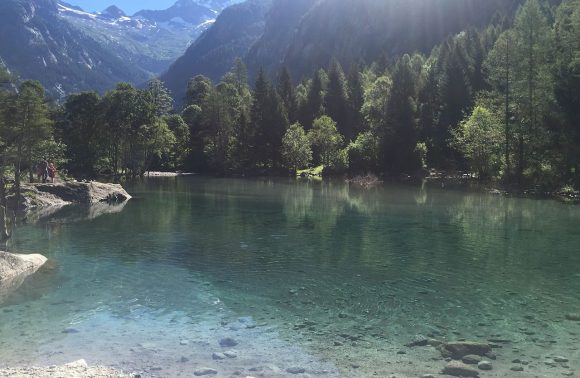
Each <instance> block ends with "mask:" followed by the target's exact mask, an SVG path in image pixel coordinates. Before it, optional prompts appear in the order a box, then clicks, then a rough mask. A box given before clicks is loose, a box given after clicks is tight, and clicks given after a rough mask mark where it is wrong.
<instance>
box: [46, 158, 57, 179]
mask: <svg viewBox="0 0 580 378" xmlns="http://www.w3.org/2000/svg"><path fill="white" fill-rule="evenodd" d="M47 169H48V177H50V182H51V183H54V178H55V177H56V167H55V165H54V163H53V162H52V161H50V162H48V167H47Z"/></svg>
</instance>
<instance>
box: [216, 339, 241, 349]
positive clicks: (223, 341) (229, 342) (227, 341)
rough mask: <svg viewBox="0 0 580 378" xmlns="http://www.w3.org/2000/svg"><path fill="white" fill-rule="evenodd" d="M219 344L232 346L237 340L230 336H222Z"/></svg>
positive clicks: (236, 343)
mask: <svg viewBox="0 0 580 378" xmlns="http://www.w3.org/2000/svg"><path fill="white" fill-rule="evenodd" d="M219 344H220V346H222V347H234V346H236V345H238V342H237V341H236V340H235V339H233V338H231V337H224V338H223V339H220V341H219Z"/></svg>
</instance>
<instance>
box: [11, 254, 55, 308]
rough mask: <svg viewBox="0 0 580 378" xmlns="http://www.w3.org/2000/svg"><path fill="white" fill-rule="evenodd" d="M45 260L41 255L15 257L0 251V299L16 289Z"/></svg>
mask: <svg viewBox="0 0 580 378" xmlns="http://www.w3.org/2000/svg"><path fill="white" fill-rule="evenodd" d="M46 260H47V259H46V257H44V256H42V255H15V254H12V253H8V252H3V251H0V299H2V298H3V297H5V296H6V295H7V294H9V293H10V292H12V291H13V290H15V289H16V288H18V287H19V286H20V285H21V284H22V282H24V279H25V278H26V277H28V276H29V275H31V274H33V273H34V272H36V271H37V270H38V269H39V268H40V267H41V266H43V265H44V263H45V262H46Z"/></svg>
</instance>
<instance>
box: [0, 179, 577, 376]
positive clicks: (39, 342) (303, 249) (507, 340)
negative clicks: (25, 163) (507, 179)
mask: <svg viewBox="0 0 580 378" xmlns="http://www.w3.org/2000/svg"><path fill="white" fill-rule="evenodd" d="M128 191H129V192H130V193H131V194H132V195H133V196H134V197H135V198H134V199H132V200H131V201H129V202H128V203H127V204H126V205H125V206H121V207H112V208H109V207H103V206H101V207H100V208H97V209H88V208H86V207H68V208H64V209H61V210H58V211H56V212H55V213H54V214H51V215H46V214H44V215H39V216H38V217H39V218H40V219H37V220H36V219H34V222H32V219H31V221H30V224H27V225H23V226H22V227H19V228H18V229H17V230H16V233H15V235H14V237H13V239H12V240H11V241H10V244H9V245H8V249H9V250H10V251H13V252H21V253H22V252H24V253H27V252H35V253H43V254H45V255H46V256H48V257H49V258H50V259H51V264H49V266H48V267H46V268H45V269H43V270H42V271H41V272H39V273H38V274H37V275H36V276H35V277H34V278H32V279H28V280H27V281H26V282H25V283H24V285H23V286H22V287H20V288H19V289H18V290H16V291H15V292H12V293H11V294H10V295H8V296H7V297H4V298H2V299H0V301H2V303H1V304H0V366H18V365H29V364H42V365H45V364H59V363H65V362H70V361H72V360H74V359H78V358H85V359H87V361H88V362H89V363H92V364H106V365H111V366H116V367H120V368H122V369H124V370H126V371H138V372H142V373H143V374H144V375H145V376H191V372H192V369H195V368H197V367H200V366H209V367H214V368H216V369H217V370H218V371H219V376H224V377H229V376H232V374H234V373H236V372H238V373H241V374H245V375H256V376H257V375H260V374H261V375H262V376H266V377H270V376H272V377H274V376H276V377H277V376H293V375H292V374H289V373H287V372H286V369H287V368H288V367H291V366H300V367H303V368H305V369H306V372H307V373H306V374H310V376H348V377H357V376H360V377H366V376H373V375H374V376H390V374H395V375H396V376H397V377H405V376H409V377H417V376H421V375H422V374H427V373H431V374H436V373H438V371H439V370H441V368H442V367H443V366H444V365H445V361H442V360H441V357H440V355H439V353H438V352H437V351H436V350H435V349H434V348H429V347H428V348H413V349H411V348H406V347H404V344H406V343H408V342H409V341H410V340H411V339H412V338H413V337H414V336H415V335H424V336H428V337H431V338H435V339H438V340H442V341H445V340H457V339H469V340H482V341H485V340H492V341H493V342H494V343H495V344H497V346H498V347H501V348H498V349H496V354H497V355H498V359H497V361H494V365H495V367H494V370H493V372H491V373H485V374H487V375H486V376H490V377H491V376H498V377H499V376H506V377H507V376H514V374H520V375H519V376H542V377H544V376H545V377H553V376H561V375H562V374H567V373H570V372H576V374H580V367H579V366H578V363H579V361H580V351H579V349H578V345H579V342H580V324H578V323H575V322H571V321H567V320H566V319H565V315H566V314H567V313H577V312H580V207H574V206H567V205H563V204H559V203H557V202H554V201H535V200H524V199H513V198H503V197H498V196H493V195H488V194H480V193H462V192H453V191H443V190H437V189H426V188H425V187H410V186H408V187H407V186H384V187H377V188H373V189H370V190H363V189H359V188H356V187H352V186H351V187H349V185H348V184H343V183H321V182H307V181H305V182H300V181H298V182H296V181H291V180H236V179H207V178H198V177H193V178H167V179H166V178H159V179H151V180H148V181H144V182H139V183H135V184H131V185H129V186H128ZM222 337H233V338H235V339H236V340H237V341H238V342H239V344H238V345H236V346H234V347H230V348H229V349H234V351H235V352H236V353H237V355H238V356H237V357H236V358H232V359H227V360H223V361H216V360H213V359H212V353H213V352H220V351H224V350H226V349H224V348H222V347H220V345H219V344H218V340H219V339H220V338H222ZM403 352H404V353H403ZM553 356H565V357H566V358H567V359H569V362H568V363H563V364H560V363H558V364H553V365H552V364H546V361H548V362H550V358H552V357H553ZM515 358H519V359H522V360H525V361H526V362H529V364H527V365H525V371H524V372H522V373H514V372H512V371H510V370H509V368H510V367H511V366H513V364H512V362H511V361H512V360H513V359H515ZM250 369H253V370H250ZM532 371H533V375H531V374H532V373H531V372H532ZM510 373H511V374H510ZM527 374H529V375H527ZM245 375H244V376H245Z"/></svg>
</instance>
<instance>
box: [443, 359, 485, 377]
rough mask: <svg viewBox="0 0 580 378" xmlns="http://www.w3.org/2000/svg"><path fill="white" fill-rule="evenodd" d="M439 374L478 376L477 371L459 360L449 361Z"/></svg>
mask: <svg viewBox="0 0 580 378" xmlns="http://www.w3.org/2000/svg"><path fill="white" fill-rule="evenodd" d="M441 374H446V375H452V376H454V377H479V372H478V371H477V370H475V369H474V368H472V367H471V366H469V365H466V364H464V363H462V362H459V361H451V362H449V363H448V364H447V366H445V368H443V371H442V372H441Z"/></svg>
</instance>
